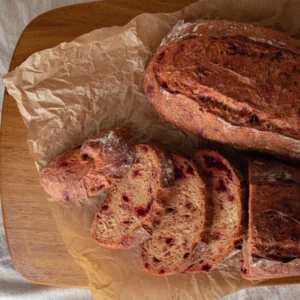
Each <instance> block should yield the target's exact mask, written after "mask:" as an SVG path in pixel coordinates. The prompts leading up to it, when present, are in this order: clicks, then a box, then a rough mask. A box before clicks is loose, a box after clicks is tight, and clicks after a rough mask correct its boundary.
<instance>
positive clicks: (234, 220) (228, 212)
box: [187, 149, 245, 272]
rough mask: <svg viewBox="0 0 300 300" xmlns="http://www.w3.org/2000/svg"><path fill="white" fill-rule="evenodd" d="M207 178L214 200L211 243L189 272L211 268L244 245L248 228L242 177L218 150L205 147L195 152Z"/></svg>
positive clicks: (210, 233)
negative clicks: (246, 225) (243, 240)
mask: <svg viewBox="0 0 300 300" xmlns="http://www.w3.org/2000/svg"><path fill="white" fill-rule="evenodd" d="M193 160H194V161H195V162H196V164H197V167H198V170H199V172H200V173H202V174H203V177H204V178H205V183H206V188H207V190H208V192H209V193H210V195H211V200H212V204H213V213H212V221H211V222H212V223H211V226H210V229H209V230H210V232H209V238H208V244H207V247H206V248H205V250H204V251H203V253H201V255H200V256H199V257H198V258H197V257H195V259H196V260H195V262H194V263H193V265H191V266H190V267H189V268H188V269H187V272H208V271H210V270H211V269H213V268H214V267H216V266H218V264H219V263H221V262H222V261H223V260H224V259H225V258H227V257H228V256H229V255H230V254H231V253H232V251H233V250H235V249H236V248H237V247H240V246H241V242H242V237H243V234H244V231H245V199H244V198H245V197H244V194H245V193H244V187H243V182H242V177H241V175H240V174H239V172H238V171H236V170H235V169H234V168H233V167H232V166H231V165H230V163H229V162H228V161H227V160H226V159H225V158H224V157H223V156H222V155H221V154H219V153H218V152H216V151H212V150H207V149H202V150H198V151H197V152H196V153H195V154H194V155H193Z"/></svg>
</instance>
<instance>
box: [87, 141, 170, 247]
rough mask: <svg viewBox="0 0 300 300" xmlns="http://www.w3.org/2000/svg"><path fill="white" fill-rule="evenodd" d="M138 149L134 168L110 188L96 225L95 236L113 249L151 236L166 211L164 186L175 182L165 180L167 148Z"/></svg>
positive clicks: (143, 147) (138, 147)
mask: <svg viewBox="0 0 300 300" xmlns="http://www.w3.org/2000/svg"><path fill="white" fill-rule="evenodd" d="M135 149H136V150H135V151H136V158H135V161H134V163H133V164H132V167H131V169H130V170H129V172H127V173H126V174H125V176H124V177H123V178H121V179H120V180H119V181H118V182H116V183H115V184H114V185H113V186H112V188H111V189H110V190H109V192H108V194H107V197H106V199H105V201H104V203H103V204H102V206H101V207H100V209H99V211H98V212H97V214H96V216H95V219H94V222H93V225H92V231H91V232H92V236H93V237H94V239H95V240H96V241H97V242H98V243H99V244H101V245H102V246H105V247H108V248H111V249H128V248H132V247H134V246H137V245H138V244H140V243H142V242H143V241H145V240H146V239H148V238H149V237H150V234H151V232H152V229H153V228H154V227H156V226H157V224H158V223H159V220H160V217H161V215H162V214H163V212H164V210H163V202H162V201H161V199H162V197H161V194H163V195H164V196H165V195H166V193H162V189H163V188H164V187H166V185H168V184H171V180H170V181H166V180H164V175H165V174H166V171H163V169H164V167H165V166H168V168H169V167H170V164H169V162H170V161H169V160H168V159H167V158H165V152H164V151H161V150H160V149H159V148H157V147H152V146H149V145H144V144H140V145H137V146H136V147H135ZM162 157H164V159H161V158H162ZM166 162H168V163H166ZM169 171H170V170H168V172H169ZM171 173H172V171H171ZM171 176H172V175H170V177H171ZM164 200H166V199H164Z"/></svg>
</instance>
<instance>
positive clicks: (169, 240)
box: [166, 237, 175, 245]
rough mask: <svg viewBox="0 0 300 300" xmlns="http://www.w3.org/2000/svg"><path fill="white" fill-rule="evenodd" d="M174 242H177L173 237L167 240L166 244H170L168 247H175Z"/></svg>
mask: <svg viewBox="0 0 300 300" xmlns="http://www.w3.org/2000/svg"><path fill="white" fill-rule="evenodd" d="M174 242H175V239H174V238H172V237H168V238H166V244H168V245H173V244H174Z"/></svg>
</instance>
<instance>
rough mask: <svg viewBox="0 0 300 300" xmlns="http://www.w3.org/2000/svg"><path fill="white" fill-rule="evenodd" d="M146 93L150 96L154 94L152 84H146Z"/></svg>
mask: <svg viewBox="0 0 300 300" xmlns="http://www.w3.org/2000/svg"><path fill="white" fill-rule="evenodd" d="M146 94H147V95H148V96H149V97H151V98H152V97H153V96H154V86H153V85H148V86H147V89H146Z"/></svg>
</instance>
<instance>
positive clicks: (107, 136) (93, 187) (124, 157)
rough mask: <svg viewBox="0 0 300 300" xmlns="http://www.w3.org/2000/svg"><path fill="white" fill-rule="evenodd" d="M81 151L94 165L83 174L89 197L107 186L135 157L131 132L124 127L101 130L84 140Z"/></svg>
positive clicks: (123, 171)
mask: <svg viewBox="0 0 300 300" xmlns="http://www.w3.org/2000/svg"><path fill="white" fill-rule="evenodd" d="M81 151H82V153H83V154H84V155H87V156H88V157H89V158H91V159H93V162H94V167H93V169H92V170H91V171H90V172H89V173H88V174H87V175H86V176H85V186H86V189H87V194H88V196H89V197H94V196H96V195H98V194H100V193H102V192H103V191H105V190H106V189H107V188H109V187H110V186H111V185H112V184H113V182H114V181H115V179H116V178H120V177H121V176H123V174H125V173H126V172H127V171H128V170H129V169H130V167H131V164H132V163H133V161H134V157H135V148H134V143H133V141H132V139H131V133H130V132H129V131H128V130H127V129H124V128H114V129H108V130H104V131H102V132H101V133H100V134H99V135H98V136H95V137H94V138H92V139H88V140H86V141H85V142H84V143H83V144H82V146H81Z"/></svg>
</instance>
